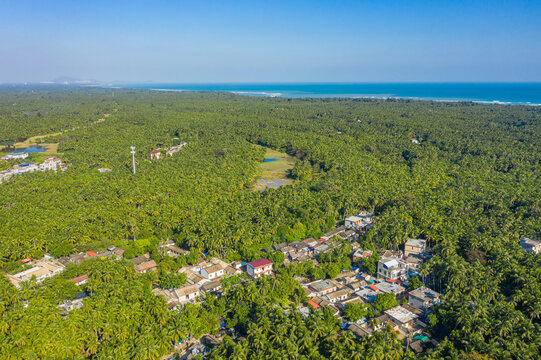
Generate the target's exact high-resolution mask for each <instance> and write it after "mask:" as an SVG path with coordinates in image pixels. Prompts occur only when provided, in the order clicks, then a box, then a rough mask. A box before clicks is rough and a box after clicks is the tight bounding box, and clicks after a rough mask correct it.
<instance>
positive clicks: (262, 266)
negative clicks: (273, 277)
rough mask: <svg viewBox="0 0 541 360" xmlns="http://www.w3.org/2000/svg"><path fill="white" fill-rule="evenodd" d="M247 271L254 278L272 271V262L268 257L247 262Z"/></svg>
mask: <svg viewBox="0 0 541 360" xmlns="http://www.w3.org/2000/svg"><path fill="white" fill-rule="evenodd" d="M246 272H247V273H248V275H250V276H251V277H254V278H258V277H260V276H261V275H270V274H271V273H272V262H270V261H269V260H267V259H260V260H256V261H252V262H249V263H248V264H246Z"/></svg>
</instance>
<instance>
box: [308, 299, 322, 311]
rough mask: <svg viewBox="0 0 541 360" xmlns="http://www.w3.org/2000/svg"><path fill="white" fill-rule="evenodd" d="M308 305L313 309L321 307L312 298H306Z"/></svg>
mask: <svg viewBox="0 0 541 360" xmlns="http://www.w3.org/2000/svg"><path fill="white" fill-rule="evenodd" d="M308 305H310V306H311V307H313V308H314V309H319V308H320V307H321V306H319V305H318V304H316V303H315V302H314V301H313V300H308Z"/></svg>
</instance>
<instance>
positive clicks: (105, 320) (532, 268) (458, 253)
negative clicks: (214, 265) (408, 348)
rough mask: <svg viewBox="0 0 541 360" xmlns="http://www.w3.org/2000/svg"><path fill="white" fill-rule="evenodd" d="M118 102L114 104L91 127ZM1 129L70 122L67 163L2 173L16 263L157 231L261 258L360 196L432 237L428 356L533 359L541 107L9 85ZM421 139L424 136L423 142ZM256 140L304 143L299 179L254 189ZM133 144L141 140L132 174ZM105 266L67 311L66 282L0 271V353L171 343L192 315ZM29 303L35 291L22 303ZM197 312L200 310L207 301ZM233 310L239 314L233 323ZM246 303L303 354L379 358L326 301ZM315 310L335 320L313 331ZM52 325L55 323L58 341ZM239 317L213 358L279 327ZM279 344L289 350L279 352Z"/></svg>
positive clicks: (380, 227) (10, 137)
mask: <svg viewBox="0 0 541 360" xmlns="http://www.w3.org/2000/svg"><path fill="white" fill-rule="evenodd" d="M105 113H110V114H111V115H110V116H109V117H108V118H107V119H106V120H105V121H103V122H99V123H95V121H96V120H97V119H99V118H101V117H102V116H103V114H105ZM0 129H2V130H1V131H0V141H2V142H7V143H9V142H15V141H20V140H24V139H25V138H28V137H31V136H35V135H45V134H49V133H55V132H60V131H64V132H63V133H62V134H60V135H56V136H54V137H52V138H49V139H47V142H53V141H54V142H58V143H59V150H58V151H59V152H60V153H61V155H59V156H60V157H61V158H62V160H63V161H65V162H67V163H69V164H70V165H71V166H70V167H69V168H68V170H66V171H65V172H57V173H55V172H52V171H51V172H39V173H32V174H23V175H20V176H16V177H14V178H12V179H10V180H9V181H7V182H5V183H2V184H0V229H2V231H1V232H0V266H1V267H2V268H3V269H4V270H5V271H14V270H16V269H18V268H19V265H18V261H19V260H20V259H22V258H25V257H34V258H37V257H40V256H42V255H43V254H44V253H45V252H48V253H50V254H52V255H54V256H62V255H67V254H70V253H73V252H76V251H81V250H102V249H104V248H106V247H108V246H111V245H116V246H120V247H123V248H125V249H126V251H127V252H128V253H130V254H132V256H136V255H140V254H142V253H143V252H146V251H151V252H152V250H153V249H154V248H155V247H156V246H157V244H158V243H159V242H160V241H162V240H164V239H174V240H175V241H176V242H177V243H178V244H179V245H181V246H183V247H185V248H192V249H199V250H200V251H201V252H208V253H210V254H211V255H217V256H220V257H223V258H228V259H230V260H234V259H243V260H244V259H247V260H251V259H253V258H254V256H255V253H256V251H257V250H258V249H260V248H262V247H266V246H269V245H271V244H272V243H276V242H281V241H294V240H299V239H303V238H305V237H308V236H318V235H320V234H321V233H322V232H324V231H327V230H329V229H330V228H332V227H334V225H335V222H336V221H340V220H342V219H343V217H344V216H347V215H353V214H356V213H357V212H358V211H359V210H361V209H366V210H370V211H373V212H374V213H375V214H376V217H377V221H376V226H374V227H373V228H372V229H371V230H370V232H369V233H368V234H367V235H366V239H367V240H369V241H371V242H373V243H375V244H377V245H378V246H381V247H387V248H391V249H396V248H398V246H399V245H400V244H402V243H403V242H404V241H405V240H406V239H407V238H408V237H421V238H426V239H428V240H429V242H430V244H431V245H432V246H433V247H434V250H435V254H436V256H435V257H434V259H433V260H431V261H430V262H429V263H428V264H427V266H426V267H425V268H424V269H423V274H424V275H426V276H427V277H428V280H427V281H428V282H429V283H430V285H431V286H432V287H433V288H435V289H436V290H438V291H441V292H443V293H445V294H446V301H445V303H444V305H443V306H441V307H440V308H439V309H438V310H437V312H436V313H435V314H434V315H433V316H432V317H431V318H430V319H429V320H430V326H431V327H432V329H433V330H434V332H439V333H440V335H441V337H442V338H443V337H446V339H447V340H445V341H444V342H442V344H441V345H440V346H439V347H438V348H437V349H436V350H435V351H432V352H428V353H427V354H425V356H426V357H429V358H434V359H438V358H444V357H449V358H460V356H464V354H470V353H480V354H486V355H487V356H489V357H491V358H494V359H508V358H517V359H534V358H538V356H539V355H538V354H539V351H540V349H541V337H540V336H539V334H540V331H541V321H540V316H541V300H540V299H541V286H540V284H539V279H541V266H540V265H541V259H540V257H539V256H538V255H537V256H534V255H528V254H525V253H523V252H522V251H521V249H520V247H519V245H518V241H519V237H520V236H529V237H533V238H539V237H541V223H540V216H541V166H540V165H541V164H540V162H541V108H539V107H526V106H501V105H478V104H472V103H442V102H420V101H406V100H368V99H366V100H365V99H318V100H314V99H282V98H258V97H242V96H237V95H233V94H228V93H175V92H155V91H146V90H119V89H91V88H70V87H60V88H49V87H42V88H32V89H30V88H27V87H16V88H10V89H7V88H4V89H0ZM412 137H415V138H418V139H419V140H421V144H420V145H418V144H414V143H411V142H410V138H412ZM177 138H178V139H177ZM178 141H186V142H187V145H186V146H185V147H184V148H183V149H182V150H181V151H180V152H178V153H176V154H174V156H172V157H169V156H166V157H164V158H163V159H162V160H160V161H153V162H151V161H150V158H149V152H150V151H151V150H153V149H155V148H158V147H162V148H163V147H167V146H170V145H175V144H177V143H178ZM255 145H262V146H266V147H270V148H273V149H276V150H279V151H282V152H287V153H289V154H290V155H293V156H295V157H296V158H297V162H296V164H295V167H294V168H293V170H292V171H291V177H292V178H294V179H295V181H294V182H293V185H290V186H283V187H280V188H278V189H269V190H265V191H253V189H252V185H253V183H254V177H255V176H256V174H257V167H258V162H259V161H261V160H262V159H263V157H264V150H263V148H261V147H259V146H255ZM130 146H135V147H136V151H137V153H136V161H137V172H136V174H135V175H134V174H133V173H132V168H131V155H130V153H129V151H130ZM98 168H110V169H112V171H111V172H109V173H100V172H98V170H97V169H98ZM93 271H95V272H96V274H95V275H94V279H95V280H94V282H91V284H93V283H95V284H96V285H95V286H96V294H98V295H97V296H93V297H92V303H91V304H88V303H85V307H84V308H83V309H82V310H81V312H80V313H77V315H76V316H72V315H71V314H70V316H69V317H68V320H67V321H64V319H62V318H61V317H59V316H60V315H58V314H56V310H54V311H53V310H52V309H53V308H54V307H55V306H54V304H55V303H57V302H58V301H61V300H63V299H66V298H68V297H69V296H68V295H67V294H71V293H70V291H69V289H66V288H65V287H64V285H62V284H61V283H58V284H51V283H50V282H53V281H50V282H49V281H48V282H45V283H44V284H42V285H35V287H36V289H32V288H30V289H20V290H18V291H16V290H15V289H14V288H11V287H10V286H9V285H8V284H7V283H6V284H3V285H2V293H1V295H0V312H2V313H3V315H2V320H1V322H0V346H1V348H0V354H9V353H10V352H12V351H15V350H13V349H14V347H17V351H19V352H13V353H14V354H23V353H24V354H25V355H24V356H22V357H24V358H46V357H47V355H46V354H47V352H48V351H50V350H51V349H52V348H53V347H54V348H56V347H58V348H62V349H63V350H62V351H63V352H62V353H61V355H59V356H58V358H74V357H76V356H75V354H78V355H77V356H80V357H82V356H93V354H101V355H100V356H95V358H108V357H111V356H114V357H115V358H132V357H133V358H137V357H136V355H135V354H140V351H142V349H143V348H145V349H154V350H153V351H155V353H152V356H153V357H156V356H158V355H162V354H164V353H165V348H166V345H164V344H162V341H165V343H169V342H170V340H171V339H173V338H175V336H177V335H178V334H177V333H175V331H177V332H178V331H180V330H179V329H185V328H186V325H182V326H180V325H179V326H176V322H181V321H183V319H184V317H186V316H187V315H184V317H183V315H181V316H180V317H177V316H173V315H171V314H169V313H168V312H167V311H166V306H165V304H164V303H160V301H159V300H157V299H156V298H155V297H154V296H153V295H152V293H151V285H152V281H153V280H152V279H151V278H148V276H147V275H144V276H135V275H134V273H133V271H132V269H130V268H129V267H126V266H124V265H121V264H112V263H109V262H104V263H99V266H97V267H96V268H95V270H93ZM63 276H64V275H63ZM66 276H67V274H66ZM100 279H115V280H114V281H111V282H109V281H103V280H100ZM2 281H3V280H2ZM63 281H64V283H65V280H63ZM117 281H118V282H119V283H118V284H116V283H115V282H117ZM58 282H61V280H58ZM115 284H116V286H115ZM115 289H118V290H116V291H115ZM239 291H240V290H239ZM100 294H101V295H100ZM234 294H235V293H234V292H233V293H232V294H231V296H235V295H234ZM292 294H293V293H292ZM228 296H229V295H228ZM291 296H292V297H293V298H295V296H294V294H293V295H291ZM21 299H24V300H25V301H29V302H30V303H31V306H28V308H23V307H22V304H21V301H22V300H21ZM293 302H294V301H293ZM134 303H136V304H138V305H137V306H136V307H135V308H134V307H133V306H132V304H134ZM217 306H218V305H217ZM247 306H249V307H250V308H251V307H255V306H258V304H257V302H256V301H255V300H254V301H253V302H251V303H250V305H247ZM197 311H200V312H202V313H201V314H199V316H207V315H205V314H206V313H205V311H206V310H205V309H201V310H197ZM197 311H196V310H194V312H195V313H197ZM209 311H210V310H209ZM235 311H237V310H230V311H229V313H228V314H229V315H228V316H230V318H231V319H234V318H235V314H234V312H235ZM247 311H248V310H247ZM251 311H255V313H259V312H260V311H256V310H253V309H252V310H251ZM272 311H273V310H268V309H267V310H265V311H262V312H263V313H269V314H271V313H272ZM49 313H50V315H47V314H49ZM120 313H122V314H124V315H123V317H120V316H118V314H120ZM211 313H212V311H211ZM248 313H249V312H247V313H246V314H248ZM216 314H217V312H216ZM246 314H245V315H246ZM252 316H253V317H252V318H251V319H252V320H253V323H254V324H267V325H268V324H270V323H272V324H275V325H273V327H275V328H276V329H283V331H284V332H287V333H291V334H295V336H296V337H299V338H302V337H303V336H304V335H303V334H305V333H307V332H309V333H311V334H312V335H313V339H311V341H313V342H314V343H317V344H319V345H318V347H317V349H316V350H317V352H318V354H315V353H314V354H309V353H306V349H297V350H296V351H299V352H301V353H299V357H298V358H316V359H318V358H329V357H331V352H332V351H335V350H336V352H337V353H340V354H342V356H343V357H342V358H353V357H352V356H350V355H351V351H353V352H355V353H361V355H360V357H359V358H378V357H376V356H377V355H374V356H373V357H368V355H367V354H368V350H369V348H370V346H371V345H370V344H365V343H359V344H353V345H352V344H350V340H348V339H342V338H340V340H336V342H332V341H331V342H332V345H329V339H330V338H332V336H333V334H334V333H333V328H332V327H333V326H336V325H335V324H333V325H328V324H327V325H325V321H324V319H320V318H321V317H323V318H324V314H323V315H322V314H318V315H314V318H313V319H312V318H311V319H310V320H307V321H302V320H301V319H299V318H298V317H296V316H295V315H292V314H290V315H278V314H276V315H275V316H270V315H269V316H268V317H266V316H263V315H262V316H261V317H257V316H256V315H252ZM128 319H129V320H128ZM21 323H24V324H25V326H24V327H25V329H24V330H21V329H19V328H18V326H17V324H21ZM319 323H321V327H323V328H324V329H323V330H321V332H320V335H316V334H314V331H315V330H314V329H315V327H317V326H318V324H319ZM30 324H31V325H30ZM46 324H48V326H55V327H56V328H55V329H56V330H55V331H56V334H57V335H56V336H54V341H52V340H51V339H50V337H51V336H50V335H47V334H51V333H52V332H50V331H48V330H47V327H46ZM49 324H52V325H49ZM131 324H137V327H132V326H131ZM158 324H159V325H158ZM241 325H242V324H240V325H238V327H239V328H240V331H245V332H247V333H250V334H251V335H250V336H248V338H247V343H246V345H245V346H241V347H242V349H237V345H234V344H231V343H229V342H227V341H225V342H224V343H223V344H222V345H221V346H220V349H219V352H217V353H216V354H213V357H214V358H216V359H218V358H229V357H232V355H231V354H233V353H235V354H236V353H237V352H239V351H240V352H242V354H244V358H254V357H252V356H250V355H249V354H252V353H251V352H253V351H254V349H257V348H258V346H261V341H259V340H261V339H260V338H261V337H269V336H270V335H269V334H268V333H267V332H265V333H264V334H265V335H264V336H263V335H258V334H255V333H253V331H251V330H249V329H247V328H243V327H242V326H241ZM267 325H264V326H267ZM235 326H237V324H235ZM264 326H263V327H264ZM268 326H270V325H268ZM292 326H294V329H291V327H292ZM89 327H90V328H94V327H101V328H100V330H99V331H98V330H96V332H95V333H96V334H99V341H98V340H96V339H94V338H89V337H88V336H89V335H88V332H86V331H83V330H84V329H86V328H89ZM119 329H125V332H122V331H119ZM39 331H42V333H41V334H38V333H37V332H39ZM263 331H270V330H269V329H264V330H263ZM68 332H69V333H70V334H71V335H70V336H67V335H66V336H63V335H62V334H67V333H68ZM79 332H81V334H80V336H81V337H83V338H82V339H81V338H77V336H79V335H78V334H79ZM162 332H167V334H169V335H163V334H162ZM181 332H182V331H181ZM194 332H195V331H192V333H194ZM182 333H183V334H184V333H185V332H182ZM171 334H172V335H171ZM267 335H268V336H267ZM382 336H384V335H382ZM47 339H48V340H47ZM104 339H105V340H106V341H104ZM164 339H165V340H164ZM258 339H259V340H258ZM83 340H84V341H83ZM143 340H144V342H143V343H142V341H143ZM38 341H43V342H46V343H47V344H50V345H47V344H44V343H43V344H38V343H36V342H38ZM277 341H278V340H277ZM373 341H374V343H378V342H379V343H382V344H384V345H382V346H391V345H389V341H388V342H387V343H386V342H385V341H384V339H379V338H378V339H373ZM81 344H83V345H81ZM278 344H280V345H279V346H278V345H275V346H274V348H273V349H275V350H276V351H277V354H278V353H280V351H282V352H283V349H284V348H285V347H286V344H285V343H281V342H278ZM391 344H392V342H391ZM10 346H11V347H10ZM48 346H49V347H48ZM138 346H139V347H140V348H137V347H138ZM124 347H125V348H124ZM37 349H40V350H39V351H38V350H37ZM134 349H138V350H137V351H136V350H134ZM333 349H334V350H333ZM352 349H353V350H352ZM139 350H140V351H139ZM301 350H302V351H304V352H302V351H301ZM40 351H41V352H40ZM115 351H116V352H118V354H122V355H118V356H116V355H112V354H114V352H115ZM146 351H150V350H146ZM269 351H271V349H269ZM397 351H399V350H397ZM400 351H402V350H401V349H400ZM287 353H289V354H291V351H288V352H287ZM242 354H241V355H242ZM461 354H462V355H461ZM274 355H276V354H274ZM301 355H302V356H301ZM365 355H366V357H365ZM139 356H141V357H140V358H150V357H151V356H150V355H148V356H147V357H145V356H143V355H139ZM269 356H271V355H269ZM276 356H278V355H276ZM318 356H319V357H318ZM332 356H335V355H332ZM396 356H397V358H399V357H400V356H402V354H401V353H400V354H397V355H396ZM2 357H4V358H5V357H6V356H2ZM14 358H19V357H14ZM237 358H243V357H237ZM271 358H272V357H271ZM275 358H279V357H275ZM332 358H340V357H332ZM380 358H381V357H380Z"/></svg>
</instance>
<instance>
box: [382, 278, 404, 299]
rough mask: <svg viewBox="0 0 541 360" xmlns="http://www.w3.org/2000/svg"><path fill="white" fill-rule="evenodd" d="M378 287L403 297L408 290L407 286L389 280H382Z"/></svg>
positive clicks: (385, 291)
mask: <svg viewBox="0 0 541 360" xmlns="http://www.w3.org/2000/svg"><path fill="white" fill-rule="evenodd" d="M377 287H378V289H379V290H380V291H381V292H384V293H387V294H393V295H394V296H395V297H397V298H399V297H402V296H403V295H404V292H405V291H406V288H405V287H403V286H401V285H398V284H396V283H391V282H388V281H382V282H380V283H379V284H378V285H377Z"/></svg>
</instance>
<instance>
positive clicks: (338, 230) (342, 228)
mask: <svg viewBox="0 0 541 360" xmlns="http://www.w3.org/2000/svg"><path fill="white" fill-rule="evenodd" d="M346 229H347V227H346V226H344V225H342V226H339V227H337V228H335V229H332V230H331V231H329V232H326V233H325V234H323V236H322V237H321V238H320V240H322V241H327V240H329V239H330V238H332V237H333V236H336V235H338V234H340V233H342V232H344V231H346Z"/></svg>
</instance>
